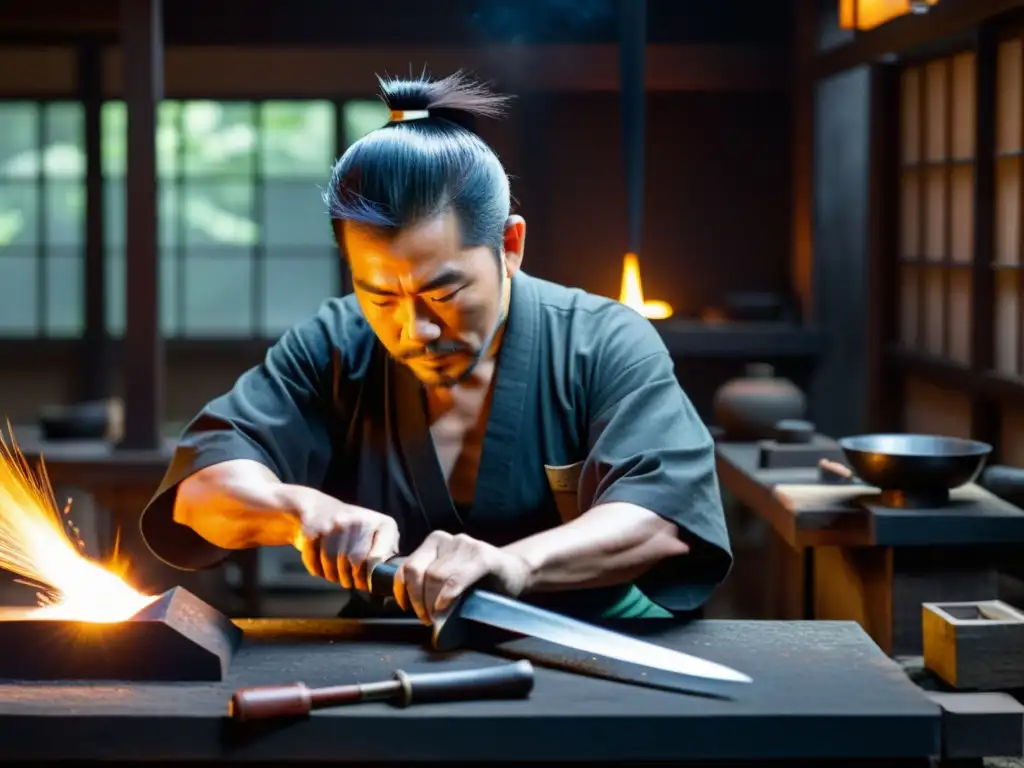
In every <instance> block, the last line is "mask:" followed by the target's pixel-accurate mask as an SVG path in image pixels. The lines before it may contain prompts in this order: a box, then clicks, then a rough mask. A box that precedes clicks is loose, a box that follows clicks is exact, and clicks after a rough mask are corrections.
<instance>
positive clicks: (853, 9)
mask: <svg viewBox="0 0 1024 768" xmlns="http://www.w3.org/2000/svg"><path fill="white" fill-rule="evenodd" d="M938 2H939V0H839V26H840V27H842V28H843V29H858V30H861V31H864V30H867V29H874V28H875V27H877V26H879V25H881V24H885V23H886V22H887V21H892V20H893V19H895V18H898V17H900V16H905V15H906V14H908V13H926V12H927V11H928V9H929V8H930V7H931V6H933V5H936V4H937V3H938Z"/></svg>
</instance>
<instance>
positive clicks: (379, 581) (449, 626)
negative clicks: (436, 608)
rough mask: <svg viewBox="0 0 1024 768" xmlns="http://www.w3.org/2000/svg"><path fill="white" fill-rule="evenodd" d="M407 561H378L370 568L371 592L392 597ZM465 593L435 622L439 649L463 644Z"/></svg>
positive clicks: (392, 559) (452, 647)
mask: <svg viewBox="0 0 1024 768" xmlns="http://www.w3.org/2000/svg"><path fill="white" fill-rule="evenodd" d="M404 562H405V558H404V557H393V558H391V559H390V560H385V561H384V562H382V563H377V565H375V566H373V567H372V568H371V569H370V574H369V578H368V581H369V582H370V584H369V586H370V594H373V595H377V596H378V597H391V596H392V595H393V594H394V589H395V576H396V575H397V574H398V569H399V568H401V567H402V563H404ZM463 599H465V595H463V596H462V597H460V598H459V599H458V600H456V601H455V603H454V604H453V605H452V607H451V608H450V609H449V610H448V612H447V615H446V616H445V617H444V618H442V619H438V620H437V621H435V623H434V638H433V642H434V648H435V649H436V650H438V651H450V650H453V649H455V648H457V647H459V646H460V645H462V642H463V639H464V636H465V627H464V626H463V624H464V622H463V621H462V620H461V619H460V618H459V611H460V609H461V606H462V600H463Z"/></svg>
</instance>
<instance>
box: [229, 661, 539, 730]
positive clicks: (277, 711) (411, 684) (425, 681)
mask: <svg viewBox="0 0 1024 768" xmlns="http://www.w3.org/2000/svg"><path fill="white" fill-rule="evenodd" d="M532 690H533V665H531V664H530V662H528V661H517V662H515V663H514V664H502V665H500V666H495V667H485V668H483V669H468V670H457V671H452V672H426V673H423V674H414V675H410V674H408V673H406V672H403V671H402V670H398V671H396V672H395V674H394V677H393V678H392V679H391V680H384V681H381V682H377V683H358V684H355V685H334V686H330V687H327V688H309V687H308V686H306V684H305V683H291V684H289V685H265V686H256V687H252V688H240V689H239V690H237V691H235V694H234V695H233V696H232V697H231V701H230V703H229V704H228V715H229V716H230V717H232V718H233V719H235V720H265V719H268V718H276V717H303V716H305V715H308V714H309V713H310V712H312V711H313V710H314V709H322V708H324V707H337V706H341V705H343V704H356V703H359V702H364V701H388V702H392V703H395V704H398V705H399V706H403V707H406V706H409V705H410V704H414V703H416V704H418V703H421V702H442V701H473V700H478V699H523V698H526V697H527V696H529V695H530V691H532Z"/></svg>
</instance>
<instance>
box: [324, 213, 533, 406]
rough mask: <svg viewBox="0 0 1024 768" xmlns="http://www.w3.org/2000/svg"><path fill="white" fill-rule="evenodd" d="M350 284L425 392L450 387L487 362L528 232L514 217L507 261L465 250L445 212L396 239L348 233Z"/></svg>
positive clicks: (356, 229)
mask: <svg viewBox="0 0 1024 768" xmlns="http://www.w3.org/2000/svg"><path fill="white" fill-rule="evenodd" d="M341 229H342V236H343V239H344V246H345V252H346V255H347V257H348V264H349V268H350V269H351V272H352V283H353V287H354V290H355V293H356V297H357V298H358V300H359V305H360V307H361V308H362V310H363V314H364V315H365V317H366V320H367V322H368V323H369V324H370V327H371V328H373V331H374V333H376V334H377V338H378V339H380V341H381V343H382V344H383V345H384V347H385V348H386V349H387V351H388V352H389V353H390V354H391V355H392V357H394V358H395V359H396V360H399V361H400V362H402V363H403V364H405V365H406V366H408V367H409V369H410V370H411V371H412V372H413V373H414V374H415V375H416V377H417V378H419V380H420V381H422V382H423V383H424V384H425V385H427V386H452V385H454V384H456V383H458V382H459V381H462V380H464V379H465V378H466V376H468V375H469V373H471V372H472V370H473V369H474V367H475V366H476V365H477V363H479V362H480V360H481V359H483V358H484V357H486V355H487V353H488V351H489V349H488V348H489V347H490V346H491V342H492V341H493V339H494V332H495V329H496V327H497V326H498V324H499V322H500V320H502V319H503V316H504V314H503V313H504V312H505V310H506V308H507V302H508V296H509V291H510V281H509V278H511V277H512V275H513V274H515V272H516V270H518V269H519V265H520V264H521V262H522V254H523V243H524V240H525V233H526V226H525V222H524V221H523V220H522V218H520V217H518V216H513V217H511V218H510V219H509V222H508V225H507V226H506V228H505V242H504V249H503V252H502V254H501V255H500V258H499V257H496V256H495V253H494V251H493V250H492V249H491V248H490V247H489V246H486V245H485V246H475V247H471V248H464V247H463V245H462V238H461V232H460V228H459V222H458V218H457V217H456V215H455V213H454V211H450V210H449V211H447V212H445V213H444V214H442V215H440V216H437V217H435V218H433V219H429V220H427V221H423V222H421V223H418V224H416V225H414V226H411V227H409V228H407V229H404V230H401V231H399V232H397V233H385V232H381V231H379V230H375V229H373V228H368V227H362V226H354V225H343V226H342V227H341Z"/></svg>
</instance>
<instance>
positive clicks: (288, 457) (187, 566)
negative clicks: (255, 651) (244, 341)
mask: <svg viewBox="0 0 1024 768" xmlns="http://www.w3.org/2000/svg"><path fill="white" fill-rule="evenodd" d="M328 325H329V324H328V322H327V318H326V317H325V315H324V312H323V311H322V312H321V314H320V315H318V317H317V318H316V319H315V320H314V321H311V322H309V323H305V324H303V325H300V326H297V327H296V328H294V329H292V330H291V331H289V332H288V333H286V334H285V335H284V336H283V337H282V338H281V340H280V341H278V342H277V343H276V344H274V346H273V347H271V348H270V350H269V351H268V352H267V355H266V357H265V358H264V360H263V362H262V363H261V364H260V365H258V366H256V367H254V368H252V369H250V370H248V371H246V372H245V373H244V374H242V376H241V377H240V378H239V379H238V381H237V382H236V383H235V385H234V387H233V388H232V389H231V390H230V391H229V392H227V393H226V394H224V395H222V396H220V397H218V398H216V399H215V400H213V401H211V402H210V403H209V404H207V405H206V406H205V407H204V408H203V410H202V411H201V412H200V413H199V415H198V416H196V417H195V419H193V420H192V422H191V423H190V424H189V425H188V426H187V427H186V429H185V431H184V433H183V435H182V436H181V439H180V441H179V443H178V446H177V448H176V450H175V452H174V456H173V458H172V460H171V464H170V467H169V468H168V470H167V473H166V474H165V475H164V478H163V481H162V482H161V483H160V486H159V488H158V489H157V491H156V494H155V495H154V497H153V499H152V501H150V503H149V505H148V506H147V508H146V510H145V511H144V512H143V515H142V519H141V523H140V526H141V532H142V537H143V539H144V540H145V542H146V545H147V546H148V547H149V549H150V551H151V552H152V553H153V554H154V555H155V556H156V557H157V558H159V559H160V560H162V561H163V562H164V563H166V564H168V565H170V566H172V567H175V568H178V569H181V570H189V571H193V570H200V569H204V568H209V567H212V566H214V565H217V564H218V563H220V562H221V561H222V560H224V559H225V558H226V557H227V555H228V554H230V553H229V552H228V551H226V550H223V549H220V548H219V547H215V546H214V545H212V544H210V543H209V542H207V541H206V540H205V539H203V538H202V537H201V536H199V534H197V533H195V532H194V531H193V530H192V529H191V528H189V527H187V526H184V525H181V524H180V523H177V522H175V521H174V519H173V512H174V503H175V499H176V497H177V489H178V485H179V484H180V483H181V481H183V480H185V479H186V478H188V477H190V476H191V475H193V474H195V473H196V472H198V471H199V470H201V469H205V468H206V467H210V466H213V465H215V464H219V463H221V462H225V461H231V460H233V459H250V460H252V461H256V462H259V463H260V464H263V465H264V466H266V467H268V468H269V469H270V470H271V471H272V472H273V473H274V474H275V475H276V476H277V477H278V478H279V479H280V480H281V481H282V482H285V483H295V484H301V485H309V486H314V487H315V486H318V485H320V484H321V482H322V481H323V479H324V476H325V474H326V472H327V467H328V465H329V462H330V459H331V438H330V435H331V426H330V424H331V416H330V413H331V407H330V403H331V399H330V398H331V388H330V382H331V375H330V371H331V362H332V347H333V345H332V342H331V339H330V334H329V332H328V330H329V329H328Z"/></svg>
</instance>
